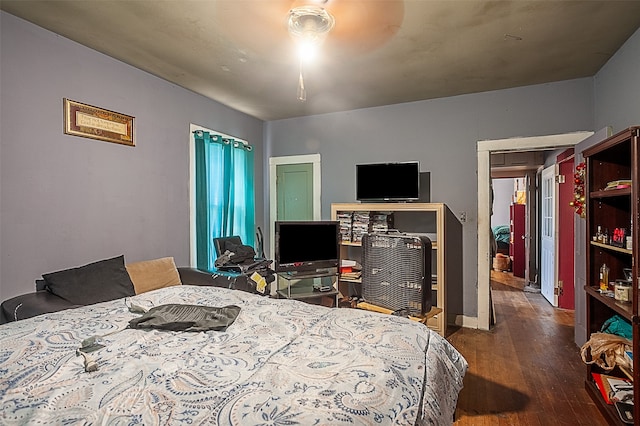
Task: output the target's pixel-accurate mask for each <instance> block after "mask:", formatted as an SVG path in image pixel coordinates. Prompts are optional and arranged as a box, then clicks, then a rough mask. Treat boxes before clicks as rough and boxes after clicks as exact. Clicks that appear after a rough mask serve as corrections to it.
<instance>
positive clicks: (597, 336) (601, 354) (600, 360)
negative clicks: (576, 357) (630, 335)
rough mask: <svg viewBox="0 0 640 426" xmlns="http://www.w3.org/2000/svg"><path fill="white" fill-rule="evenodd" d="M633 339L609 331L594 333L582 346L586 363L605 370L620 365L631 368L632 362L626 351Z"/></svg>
mask: <svg viewBox="0 0 640 426" xmlns="http://www.w3.org/2000/svg"><path fill="white" fill-rule="evenodd" d="M630 348H631V341H630V340H629V339H625V338H624V337H620V336H616V335H615V334H609V333H593V334H591V338H590V339H589V340H588V341H587V342H586V343H585V344H584V345H582V348H580V355H581V356H582V361H584V363H585V364H596V365H597V366H598V367H600V368H602V369H603V370H605V371H611V370H613V368H614V367H615V366H616V365H618V366H621V367H625V368H628V369H630V368H631V364H630V363H629V360H628V359H627V358H626V357H625V355H624V352H625V351H626V350H630Z"/></svg>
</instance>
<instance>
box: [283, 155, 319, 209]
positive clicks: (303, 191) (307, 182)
mask: <svg viewBox="0 0 640 426" xmlns="http://www.w3.org/2000/svg"><path fill="white" fill-rule="evenodd" d="M276 194H277V201H278V214H277V218H278V219H277V220H313V164H312V163H301V164H282V165H278V166H276Z"/></svg>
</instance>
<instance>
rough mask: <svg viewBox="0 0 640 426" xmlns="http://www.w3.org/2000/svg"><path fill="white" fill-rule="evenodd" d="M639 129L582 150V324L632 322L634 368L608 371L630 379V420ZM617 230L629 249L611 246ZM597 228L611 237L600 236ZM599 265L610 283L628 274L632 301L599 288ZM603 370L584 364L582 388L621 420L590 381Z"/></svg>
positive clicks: (639, 404) (639, 414) (636, 337)
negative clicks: (623, 234) (628, 241)
mask: <svg viewBox="0 0 640 426" xmlns="http://www.w3.org/2000/svg"><path fill="white" fill-rule="evenodd" d="M639 134H640V127H632V128H629V129H626V130H624V131H622V132H619V133H617V134H615V135H613V136H612V137H610V138H608V139H606V140H604V141H603V142H601V143H599V144H597V145H595V146H593V147H591V148H588V149H587V150H585V151H584V153H583V154H584V157H585V161H586V167H587V168H586V170H587V172H586V182H585V194H586V202H587V247H586V256H587V259H586V265H587V275H586V276H587V284H586V286H585V290H586V294H587V296H586V297H587V304H586V306H587V309H586V315H587V318H586V326H587V333H588V334H587V335H588V336H590V335H591V333H595V332H598V331H600V330H601V327H602V325H603V323H604V322H605V321H606V320H607V319H609V318H611V317H612V316H614V315H616V314H617V315H620V316H621V317H622V318H624V320H625V321H626V322H627V323H628V324H630V325H631V327H632V330H633V344H632V348H633V352H634V355H636V356H635V357H634V361H633V363H634V368H633V371H632V372H630V371H625V370H624V369H620V368H618V367H616V368H615V369H614V370H612V371H611V372H609V373H607V374H609V375H614V376H619V377H629V378H631V379H633V381H634V385H633V388H634V401H635V407H634V419H636V420H635V421H636V424H638V423H637V422H638V421H639V420H640V398H639V395H640V382H639V381H638V371H640V370H639V368H640V362H639V360H638V354H637V352H638V350H637V348H638V344H639V342H640V334H639V330H640V328H639V327H640V324H639V322H640V321H639V319H640V317H639V313H640V305H639V302H640V300H639V298H638V293H639V291H638V285H640V281H639V279H638V270H639V268H638V262H639V261H640V256H639V255H638V242H639V238H638V235H639V234H640V227H639V226H638V224H639V222H640V201H639V196H640V191H639V188H638V185H639V184H640V176H639V173H640V172H639V163H640V146H639V143H640V137H639ZM619 180H631V185H630V186H627V185H614V184H613V183H614V182H616V181H619ZM616 228H626V229H627V230H628V231H629V230H630V231H631V235H632V238H633V244H632V248H631V249H628V248H626V244H624V246H622V247H619V246H617V245H615V244H614V243H613V242H612V241H611V239H610V236H611V234H612V233H613V231H614V229H616ZM598 230H600V231H601V232H602V233H605V231H606V230H608V232H607V233H608V235H609V237H607V238H603V239H599V238H598V237H597V234H598ZM603 264H606V265H607V266H608V267H609V280H608V281H609V282H615V281H616V280H617V279H624V278H625V275H624V269H627V270H629V269H630V270H631V272H632V286H631V289H632V290H631V292H632V295H631V297H630V302H622V301H619V300H615V298H612V297H608V296H606V295H604V294H602V293H600V292H599V291H598V289H599V281H600V268H601V267H602V265H603ZM592 372H598V373H604V371H602V370H601V369H599V368H598V367H596V366H595V365H588V366H587V377H586V381H585V387H586V389H587V391H588V393H589V394H590V395H591V398H592V399H593V400H594V402H595V404H596V406H597V407H598V408H599V409H600V411H601V412H602V414H603V415H604V416H605V418H606V419H607V421H608V422H609V423H610V424H623V422H622V421H621V419H620V418H619V416H618V414H617V412H616V410H615V408H614V406H613V405H609V404H607V403H606V402H605V401H604V399H603V398H602V396H601V394H600V392H599V391H598V389H597V387H596V385H595V384H594V382H593V380H592V378H591V377H592V376H591V373H592Z"/></svg>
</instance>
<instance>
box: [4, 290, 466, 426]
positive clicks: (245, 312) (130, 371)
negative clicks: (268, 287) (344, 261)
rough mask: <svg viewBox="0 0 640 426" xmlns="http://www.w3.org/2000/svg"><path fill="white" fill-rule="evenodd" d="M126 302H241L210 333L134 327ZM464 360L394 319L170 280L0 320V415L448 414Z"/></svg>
mask: <svg viewBox="0 0 640 426" xmlns="http://www.w3.org/2000/svg"><path fill="white" fill-rule="evenodd" d="M130 302H134V303H136V304H138V305H141V306H145V307H147V308H150V307H152V306H158V305H162V304H168V303H184V304H197V305H208V306H225V305H237V306H239V307H240V308H241V310H240V314H239V315H238V317H237V318H236V320H235V322H234V323H233V324H232V325H231V326H229V327H228V329H227V330H226V331H223V332H222V331H208V332H173V331H159V330H151V331H145V330H134V329H128V328H127V324H128V322H129V320H131V319H132V318H135V317H136V316H139V314H135V313H131V312H129V309H128V307H127V305H128V303H130ZM92 336H98V342H99V343H101V344H103V345H104V347H103V348H101V349H99V350H97V351H95V352H92V353H90V354H89V356H90V357H91V359H92V360H94V361H95V362H96V363H97V365H98V369H97V371H92V372H86V371H85V367H84V359H83V357H82V356H77V354H76V349H78V348H79V347H80V345H81V342H82V341H83V340H84V339H87V338H89V337H92ZM466 369H467V363H466V361H465V360H464V358H463V357H462V356H461V355H460V354H459V353H458V352H457V351H456V350H455V349H454V348H453V347H452V346H451V345H450V344H449V343H448V342H447V341H446V340H444V339H443V338H442V337H441V336H439V335H438V334H437V333H435V332H433V331H431V330H429V329H428V328H427V327H425V326H424V325H422V324H420V323H417V322H414V321H410V320H408V319H405V318H400V317H396V316H391V315H383V314H377V313H373V312H368V311H362V310H357V309H335V308H334V309H332V308H325V307H322V306H315V305H310V304H306V303H303V302H298V301H294V300H281V299H270V298H265V297H260V296H256V295H253V294H249V293H245V292H241V291H237V290H229V289H221V288H214V287H193V286H176V287H169V288H164V289H160V290H156V291H152V292H149V293H144V294H141V295H138V296H135V297H132V298H129V299H127V300H125V299H119V300H115V301H111V302H105V303H100V304H97V305H91V306H87V307H82V308H78V309H71V310H67V311H62V312H57V313H52V314H46V315H41V316H38V317H35V318H30V319H26V320H22V321H18V322H13V323H9V324H5V325H1V326H0V424H3V425H24V424H56V425H58V424H102V425H107V424H108V425H121V424H122V425H124V424H127V425H132V424H143V425H165V424H170V425H180V424H188V425H205V424H206V425H296V424H300V425H329V424H331V425H333V424H358V425H359V424H362V425H391V424H397V425H414V424H418V425H426V424H451V423H452V422H453V415H454V411H455V405H456V402H457V398H458V393H459V391H460V389H461V388H462V380H463V377H464V374H465V372H466Z"/></svg>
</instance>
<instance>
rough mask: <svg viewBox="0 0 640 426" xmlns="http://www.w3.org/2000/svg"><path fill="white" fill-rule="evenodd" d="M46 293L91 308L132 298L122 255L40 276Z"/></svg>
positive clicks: (132, 291)
mask: <svg viewBox="0 0 640 426" xmlns="http://www.w3.org/2000/svg"><path fill="white" fill-rule="evenodd" d="M42 278H44V280H45V282H46V286H47V290H49V291H50V292H51V293H53V294H55V295H56V296H58V297H61V298H63V299H65V300H67V301H69V302H71V303H73V304H76V305H91V304H93V303H99V302H106V301H108V300H114V299H119V298H121V297H129V296H134V295H135V294H136V293H135V290H134V288H133V282H131V278H129V274H128V273H127V269H126V268H125V266H124V255H120V256H118V257H114V258H112V259H105V260H100V261H98V262H94V263H90V264H88V265H85V266H80V267H78V268H71V269H65V270H62V271H58V272H51V273H49V274H43V275H42Z"/></svg>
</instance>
